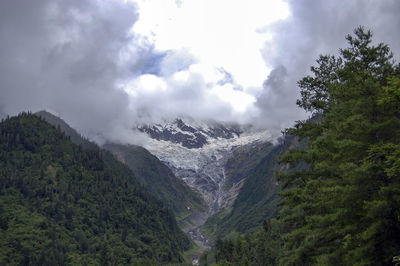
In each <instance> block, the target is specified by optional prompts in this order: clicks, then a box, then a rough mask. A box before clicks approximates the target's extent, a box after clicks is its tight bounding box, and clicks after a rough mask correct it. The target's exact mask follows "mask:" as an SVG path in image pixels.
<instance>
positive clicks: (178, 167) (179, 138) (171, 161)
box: [138, 118, 271, 219]
mask: <svg viewBox="0 0 400 266" xmlns="http://www.w3.org/2000/svg"><path fill="white" fill-rule="evenodd" d="M138 130H139V131H141V132H143V133H146V134H147V135H148V137H149V141H148V142H147V143H146V144H145V146H144V147H145V148H146V149H147V150H149V151H150V152H151V153H152V154H153V155H155V156H156V157H158V158H159V159H160V160H161V161H162V162H164V163H165V164H166V165H167V166H168V167H169V168H170V169H171V170H172V171H173V173H174V174H175V175H176V177H178V178H180V179H182V180H183V181H185V182H186V183H187V184H188V185H189V186H190V187H192V188H193V189H195V190H197V191H198V192H199V193H200V194H201V195H202V197H203V199H204V201H205V202H206V204H207V209H208V210H207V213H206V215H205V216H203V218H204V219H206V218H207V217H209V216H211V215H213V214H215V213H216V212H218V211H219V210H221V209H222V208H226V207H227V206H230V205H231V204H232V203H233V201H234V199H235V196H236V195H237V193H238V189H239V188H240V187H239V188H238V186H240V182H236V183H232V182H228V180H227V176H226V174H225V170H226V169H225V168H226V164H227V162H228V159H229V158H230V157H231V156H232V155H233V154H234V152H235V151H236V150H237V149H245V148H246V147H247V148H251V147H254V146H255V145H259V144H262V143H265V142H267V141H269V140H270V139H271V135H270V133H269V132H268V131H266V130H258V129H255V128H253V127H251V126H240V125H237V124H224V123H217V122H214V121H212V122H209V121H200V122H199V121H196V120H194V119H191V118H178V119H175V120H173V121H171V122H165V123H163V124H161V123H159V124H152V125H142V126H139V127H138Z"/></svg>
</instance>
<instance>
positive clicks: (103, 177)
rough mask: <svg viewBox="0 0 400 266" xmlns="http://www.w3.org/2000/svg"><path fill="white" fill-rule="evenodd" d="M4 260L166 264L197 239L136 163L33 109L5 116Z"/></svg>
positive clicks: (1, 153) (1, 180)
mask: <svg viewBox="0 0 400 266" xmlns="http://www.w3.org/2000/svg"><path fill="white" fill-rule="evenodd" d="M0 169H1V171H0V184H1V185H0V246H1V247H2V248H1V251H0V265H111V264H112V265H128V264H129V265H130V264H133V265H159V264H168V263H172V262H174V263H179V262H183V256H182V252H183V251H184V250H186V249H188V248H189V247H190V246H191V241H190V239H189V238H188V237H187V236H186V235H185V234H184V233H183V232H182V231H181V230H180V229H179V227H178V225H177V223H176V221H175V218H174V216H173V214H172V213H171V212H170V211H169V210H168V209H167V208H166V207H165V206H164V205H163V204H162V203H161V202H160V201H158V200H156V199H155V197H153V196H152V195H151V194H150V193H149V192H148V191H147V190H146V189H144V188H143V186H141V185H140V184H139V183H138V182H137V180H136V178H135V176H134V174H133V173H132V171H131V170H129V169H128V168H127V167H126V166H125V165H123V164H122V163H120V162H119V161H118V160H116V159H115V158H114V157H113V156H111V155H110V154H109V153H108V152H105V151H103V150H101V149H99V148H98V147H96V148H95V149H84V148H83V147H82V146H78V145H76V144H74V143H72V142H71V137H69V136H66V135H65V134H63V133H62V131H61V127H58V129H56V128H55V127H54V126H52V125H50V124H49V123H47V122H45V121H44V120H43V119H42V118H40V117H38V116H34V115H31V114H26V113H23V114H20V115H18V116H17V117H11V118H7V119H6V120H4V121H1V122H0Z"/></svg>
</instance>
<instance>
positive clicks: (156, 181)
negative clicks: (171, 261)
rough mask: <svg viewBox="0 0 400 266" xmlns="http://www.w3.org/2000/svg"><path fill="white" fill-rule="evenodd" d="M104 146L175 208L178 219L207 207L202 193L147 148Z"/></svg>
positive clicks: (163, 200)
mask: <svg viewBox="0 0 400 266" xmlns="http://www.w3.org/2000/svg"><path fill="white" fill-rule="evenodd" d="M103 147H104V148H105V149H106V150H109V151H111V152H112V153H113V154H114V155H115V156H116V157H117V158H118V159H119V160H120V161H122V162H123V163H125V164H126V165H127V166H128V167H129V168H130V169H131V170H132V171H133V172H134V173H135V175H136V177H137V178H138V181H139V182H140V183H141V184H143V186H145V187H146V188H147V189H148V190H149V191H150V192H152V194H153V195H154V196H155V197H156V198H158V199H159V200H161V201H162V202H163V204H164V205H165V206H167V207H169V208H171V209H172V210H173V211H174V212H175V214H176V215H177V218H178V220H180V221H182V222H183V220H184V219H185V218H186V217H188V216H189V215H190V214H191V213H192V212H193V211H199V210H203V209H204V208H205V206H204V202H203V199H202V198H201V196H200V195H199V194H198V193H197V192H195V191H194V190H192V189H191V188H190V187H189V186H188V185H187V184H186V183H185V182H183V181H182V180H180V179H178V178H177V177H176V176H175V175H174V174H173V173H172V171H171V170H170V169H169V168H168V167H167V166H166V165H165V164H163V163H162V162H161V161H160V160H159V159H158V158H157V157H155V156H154V155H152V154H151V153H150V152H149V151H147V150H146V149H145V148H142V147H139V146H134V145H122V144H112V143H108V144H106V145H104V146H103Z"/></svg>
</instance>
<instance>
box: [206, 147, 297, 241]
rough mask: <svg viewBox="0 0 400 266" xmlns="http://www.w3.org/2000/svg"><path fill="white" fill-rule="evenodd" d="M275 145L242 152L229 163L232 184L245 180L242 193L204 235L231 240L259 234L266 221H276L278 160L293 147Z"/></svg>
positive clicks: (215, 217)
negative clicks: (275, 175)
mask: <svg viewBox="0 0 400 266" xmlns="http://www.w3.org/2000/svg"><path fill="white" fill-rule="evenodd" d="M285 143H286V144H283V145H277V146H274V145H272V144H271V143H266V144H263V145H262V146H257V147H253V148H252V149H249V150H245V151H238V152H236V153H235V154H234V156H232V158H231V159H230V160H229V161H228V163H227V167H226V168H227V170H226V173H227V177H228V180H229V181H230V182H231V183H234V182H238V181H239V180H244V184H243V186H242V188H241V189H240V192H239V194H238V196H237V198H236V200H235V202H234V204H233V206H232V208H231V209H229V210H223V211H221V212H220V213H217V214H216V215H214V216H213V217H211V218H210V219H209V220H208V221H207V222H206V223H205V225H204V226H203V228H202V231H203V232H204V233H206V234H208V235H211V236H213V237H215V238H223V237H226V236H228V237H231V236H234V235H236V234H237V233H250V232H255V231H257V230H259V229H260V228H261V224H262V222H263V221H264V220H266V219H269V218H271V217H274V216H275V215H276V212H277V204H278V202H279V195H278V192H279V190H280V186H279V185H278V184H277V182H276V180H275V177H274V172H275V170H276V169H277V167H278V158H279V156H282V154H283V152H284V151H285V150H287V147H288V146H289V145H290V144H289V143H290V142H289V141H288V142H285Z"/></svg>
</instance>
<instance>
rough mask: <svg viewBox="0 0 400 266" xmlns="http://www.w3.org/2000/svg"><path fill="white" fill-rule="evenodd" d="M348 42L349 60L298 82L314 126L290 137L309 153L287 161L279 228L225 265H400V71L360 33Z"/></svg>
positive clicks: (273, 223) (232, 247) (220, 257)
mask: <svg viewBox="0 0 400 266" xmlns="http://www.w3.org/2000/svg"><path fill="white" fill-rule="evenodd" d="M347 40H348V43H349V47H348V48H346V49H341V50H340V56H339V57H335V56H321V57H320V58H319V59H318V60H317V66H314V67H312V68H311V71H312V73H313V75H312V76H307V77H305V78H303V79H302V80H300V81H299V83H298V84H299V87H300V88H301V99H299V100H298V105H299V106H300V107H302V108H303V109H305V110H306V111H308V112H310V113H311V114H312V115H313V119H309V120H306V121H298V122H297V123H296V125H295V126H294V127H293V128H290V129H287V130H286V134H290V135H296V136H298V137H299V138H300V139H303V140H304V141H306V142H307V145H306V147H304V148H301V147H299V148H298V149H292V150H291V151H290V152H289V153H287V154H286V155H285V156H283V157H282V158H281V163H282V164H289V165H291V166H292V168H293V169H294V170H292V171H289V172H286V173H281V174H280V177H279V178H280V180H281V181H282V182H283V188H284V190H283V192H282V193H281V194H282V197H283V201H282V206H283V209H282V210H281V211H280V213H279V215H278V217H277V218H278V220H270V221H266V222H264V229H263V230H262V231H260V232H259V233H257V234H256V235H254V236H251V237H250V236H247V237H239V238H238V239H237V240H236V241H232V240H225V241H218V242H217V246H216V260H217V263H218V264H219V265H246V264H248V265H277V264H278V265H393V262H392V261H396V260H397V261H398V257H397V258H396V257H395V256H396V255H399V254H400V209H399V206H400V109H399V106H400V68H399V65H398V64H396V63H395V62H394V61H393V59H392V58H393V57H392V54H391V52H390V49H389V47H388V46H387V45H384V44H377V45H373V44H372V33H371V32H369V31H365V30H364V29H363V28H361V27H360V28H357V29H356V30H355V32H354V35H349V36H347ZM299 164H301V165H303V166H304V165H306V167H300V168H298V165H299ZM296 167H297V168H296ZM296 169H297V170H296ZM299 169H301V170H299ZM271 243H274V244H275V246H273V247H271ZM260 250H264V251H263V252H261V253H260ZM263 256H264V257H263ZM243 263H245V264H243Z"/></svg>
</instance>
